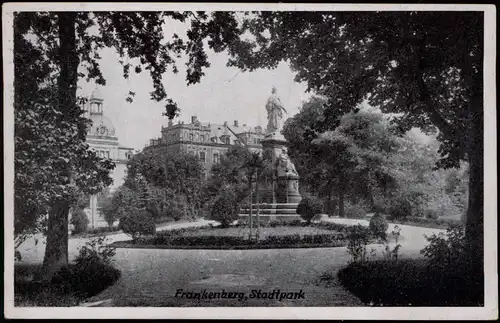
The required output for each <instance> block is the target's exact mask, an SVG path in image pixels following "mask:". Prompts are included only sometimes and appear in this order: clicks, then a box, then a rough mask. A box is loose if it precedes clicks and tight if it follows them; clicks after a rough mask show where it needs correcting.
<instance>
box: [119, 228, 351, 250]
mask: <svg viewBox="0 0 500 323" xmlns="http://www.w3.org/2000/svg"><path fill="white" fill-rule="evenodd" d="M348 230H349V226H346V225H339V224H334V223H311V224H308V223H306V222H300V221H295V222H288V223H285V222H278V221H277V222H270V223H263V224H262V226H261V227H260V237H259V240H258V241H252V240H250V239H249V228H248V226H247V225H246V224H244V223H240V224H238V225H235V226H231V227H228V228H222V227H220V226H217V227H211V226H204V227H198V228H185V229H177V230H165V231H159V232H157V233H156V234H155V235H152V236H144V237H141V238H139V239H137V240H136V241H135V242H134V241H132V240H130V241H118V242H114V243H113V244H112V245H113V246H114V247H117V248H148V249H272V248H321V247H323V248H326V247H342V246H346V245H347V243H348V241H347V234H348Z"/></svg>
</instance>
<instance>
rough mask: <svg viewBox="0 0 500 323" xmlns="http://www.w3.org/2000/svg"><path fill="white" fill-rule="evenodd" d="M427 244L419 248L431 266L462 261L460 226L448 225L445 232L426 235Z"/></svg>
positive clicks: (445, 265)
mask: <svg viewBox="0 0 500 323" xmlns="http://www.w3.org/2000/svg"><path fill="white" fill-rule="evenodd" d="M426 239H427V241H428V242H429V244H428V245H427V246H426V247H425V248H424V249H422V250H421V252H420V253H421V254H422V255H424V256H425V257H426V258H427V260H428V261H429V264H430V265H431V266H434V267H437V268H447V267H450V266H457V265H459V264H461V263H464V259H465V256H466V254H465V250H466V249H465V247H466V245H465V236H464V229H463V227H462V226H450V227H449V228H448V229H447V230H446V233H439V234H433V235H431V236H426Z"/></svg>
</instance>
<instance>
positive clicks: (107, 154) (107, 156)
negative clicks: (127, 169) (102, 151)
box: [106, 150, 109, 158]
mask: <svg viewBox="0 0 500 323" xmlns="http://www.w3.org/2000/svg"><path fill="white" fill-rule="evenodd" d="M106 158H109V150H107V151H106Z"/></svg>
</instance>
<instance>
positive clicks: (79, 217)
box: [70, 208, 90, 234]
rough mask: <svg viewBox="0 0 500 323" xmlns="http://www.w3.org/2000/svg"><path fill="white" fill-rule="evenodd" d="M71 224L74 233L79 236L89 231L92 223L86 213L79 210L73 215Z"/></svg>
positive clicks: (74, 211)
mask: <svg viewBox="0 0 500 323" xmlns="http://www.w3.org/2000/svg"><path fill="white" fill-rule="evenodd" d="M70 223H71V224H72V225H73V232H72V233H73V234H79V233H83V232H86V231H87V228H88V225H89V223H90V221H89V218H88V217H87V214H86V213H85V211H83V210H82V209H79V208H77V209H75V210H73V212H72V213H71V221H70Z"/></svg>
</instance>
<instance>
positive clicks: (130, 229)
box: [118, 210, 156, 242]
mask: <svg viewBox="0 0 500 323" xmlns="http://www.w3.org/2000/svg"><path fill="white" fill-rule="evenodd" d="M118 227H119V228H120V229H121V230H122V231H123V232H124V233H126V234H128V235H129V236H131V237H132V240H133V241H134V242H135V241H136V240H137V239H138V238H139V237H140V236H142V235H150V234H154V233H155V232H156V226H155V223H154V219H153V216H152V215H151V214H150V213H149V212H148V211H146V210H139V211H137V212H134V213H132V214H128V215H126V216H123V217H121V218H120V223H119V224H118Z"/></svg>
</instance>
